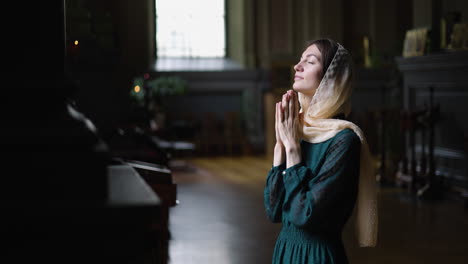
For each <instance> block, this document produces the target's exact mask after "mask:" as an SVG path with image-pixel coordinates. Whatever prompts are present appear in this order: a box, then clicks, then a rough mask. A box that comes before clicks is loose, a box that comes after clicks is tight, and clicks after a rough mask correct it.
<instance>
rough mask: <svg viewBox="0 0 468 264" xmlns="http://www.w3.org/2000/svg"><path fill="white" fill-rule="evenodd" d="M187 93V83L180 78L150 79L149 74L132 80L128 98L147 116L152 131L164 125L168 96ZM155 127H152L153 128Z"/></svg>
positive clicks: (167, 76)
mask: <svg viewBox="0 0 468 264" xmlns="http://www.w3.org/2000/svg"><path fill="white" fill-rule="evenodd" d="M186 91H187V81H186V80H184V79H183V78H181V77H180V76H175V75H163V76H159V77H156V78H151V77H150V75H149V74H144V75H143V76H137V77H136V78H134V79H133V86H132V89H131V91H130V97H131V98H132V99H133V102H134V103H136V104H137V106H138V107H141V108H143V109H145V111H146V112H147V113H148V114H149V119H150V125H151V126H152V129H159V128H163V127H164V124H165V116H166V114H165V112H166V105H165V104H166V102H167V100H166V99H167V97H168V96H174V95H182V94H184V93H185V92H186ZM155 125H156V126H157V127H153V126H155Z"/></svg>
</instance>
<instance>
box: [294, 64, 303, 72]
mask: <svg viewBox="0 0 468 264" xmlns="http://www.w3.org/2000/svg"><path fill="white" fill-rule="evenodd" d="M294 70H295V71H302V65H301V63H300V62H299V63H297V64H296V65H294Z"/></svg>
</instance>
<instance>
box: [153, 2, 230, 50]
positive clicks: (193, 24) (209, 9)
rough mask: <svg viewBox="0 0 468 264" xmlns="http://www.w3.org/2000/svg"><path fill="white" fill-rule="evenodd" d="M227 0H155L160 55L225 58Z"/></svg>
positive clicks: (157, 41)
mask: <svg viewBox="0 0 468 264" xmlns="http://www.w3.org/2000/svg"><path fill="white" fill-rule="evenodd" d="M224 2H225V0H203V1H194V0H155V3H156V47H157V57H158V58H224V57H225V55H226V37H225V29H226V26H225V24H226V22H225V21H226V20H225V7H224V5H225V4H224Z"/></svg>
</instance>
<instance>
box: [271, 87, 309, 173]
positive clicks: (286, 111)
mask: <svg viewBox="0 0 468 264" xmlns="http://www.w3.org/2000/svg"><path fill="white" fill-rule="evenodd" d="M300 118H301V114H300V113H299V101H298V98H297V93H296V92H294V91H293V90H288V91H287V92H286V93H285V94H284V95H283V97H282V100H281V101H280V102H278V103H276V114H275V132H276V146H275V162H274V163H282V162H284V160H285V159H286V166H287V167H290V166H292V165H294V164H297V163H299V162H300V160H301V155H300V144H299V140H300V135H301V128H302V125H301V121H300Z"/></svg>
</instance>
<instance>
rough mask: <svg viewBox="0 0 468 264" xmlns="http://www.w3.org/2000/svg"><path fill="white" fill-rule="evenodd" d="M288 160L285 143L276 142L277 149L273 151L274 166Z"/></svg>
mask: <svg viewBox="0 0 468 264" xmlns="http://www.w3.org/2000/svg"><path fill="white" fill-rule="evenodd" d="M285 160H286V154H285V149H284V146H283V144H281V143H280V142H276V144H275V149H274V153H273V166H275V167H276V166H279V165H281V164H283V163H284V162H285Z"/></svg>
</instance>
